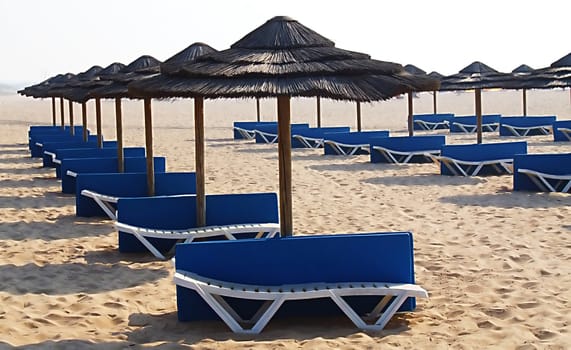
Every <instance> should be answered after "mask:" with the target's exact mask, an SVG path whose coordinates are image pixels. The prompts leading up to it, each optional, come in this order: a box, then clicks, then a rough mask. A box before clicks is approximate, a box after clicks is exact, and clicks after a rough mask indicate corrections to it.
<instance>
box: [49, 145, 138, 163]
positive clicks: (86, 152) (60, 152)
mask: <svg viewBox="0 0 571 350" xmlns="http://www.w3.org/2000/svg"><path fill="white" fill-rule="evenodd" d="M54 153H55V155H56V158H57V159H59V160H62V159H66V158H97V157H117V148H113V147H104V148H97V146H96V145H94V147H93V148H82V149H77V148H64V149H61V148H59V149H57V150H56V151H55V152H54ZM123 154H124V156H125V157H144V156H145V148H144V147H126V148H124V149H123Z"/></svg>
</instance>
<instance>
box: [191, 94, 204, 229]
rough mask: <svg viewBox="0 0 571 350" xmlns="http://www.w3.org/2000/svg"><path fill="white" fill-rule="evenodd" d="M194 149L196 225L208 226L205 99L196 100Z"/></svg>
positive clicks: (198, 98)
mask: <svg viewBox="0 0 571 350" xmlns="http://www.w3.org/2000/svg"><path fill="white" fill-rule="evenodd" d="M194 147H195V152H196V154H195V157H194V159H195V162H196V165H195V167H196V169H195V172H196V223H197V225H198V226H199V227H200V226H206V188H205V182H206V178H205V176H204V97H195V98H194Z"/></svg>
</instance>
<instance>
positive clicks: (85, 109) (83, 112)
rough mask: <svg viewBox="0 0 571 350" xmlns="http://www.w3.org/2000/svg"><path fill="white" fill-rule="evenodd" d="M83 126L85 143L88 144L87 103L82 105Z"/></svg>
mask: <svg viewBox="0 0 571 350" xmlns="http://www.w3.org/2000/svg"><path fill="white" fill-rule="evenodd" d="M81 125H82V126H83V130H82V131H83V141H84V142H87V102H82V103H81Z"/></svg>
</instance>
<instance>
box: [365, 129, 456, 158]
mask: <svg viewBox="0 0 571 350" xmlns="http://www.w3.org/2000/svg"><path fill="white" fill-rule="evenodd" d="M370 142H371V162H372V163H395V164H407V163H426V162H431V161H432V160H431V158H430V157H427V154H431V155H433V156H437V155H440V149H441V148H442V146H443V145H444V144H445V143H446V137H445V136H444V135H430V136H402V137H378V138H376V137H374V138H371V139H370Z"/></svg>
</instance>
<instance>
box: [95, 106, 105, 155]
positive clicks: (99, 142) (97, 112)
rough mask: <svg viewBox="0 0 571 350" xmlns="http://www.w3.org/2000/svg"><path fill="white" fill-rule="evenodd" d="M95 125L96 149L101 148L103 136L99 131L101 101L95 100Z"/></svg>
mask: <svg viewBox="0 0 571 350" xmlns="http://www.w3.org/2000/svg"><path fill="white" fill-rule="evenodd" d="M95 124H96V128H97V147H99V148H103V135H102V131H101V99H100V98H99V97H97V98H95Z"/></svg>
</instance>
